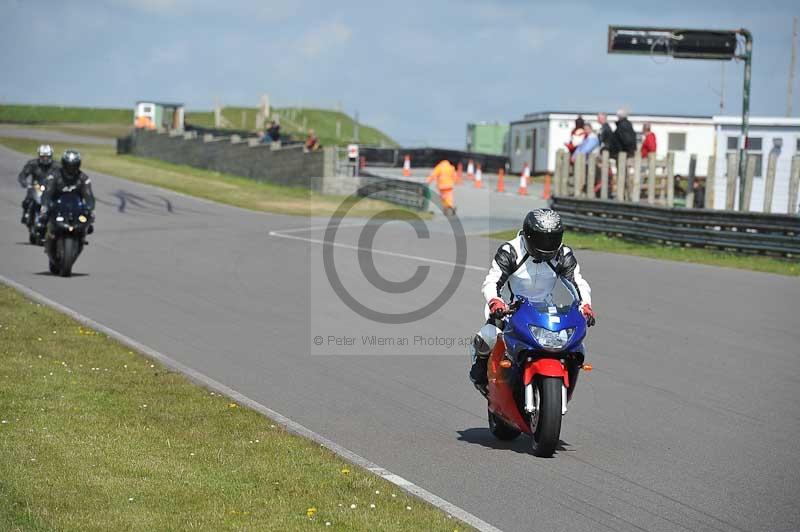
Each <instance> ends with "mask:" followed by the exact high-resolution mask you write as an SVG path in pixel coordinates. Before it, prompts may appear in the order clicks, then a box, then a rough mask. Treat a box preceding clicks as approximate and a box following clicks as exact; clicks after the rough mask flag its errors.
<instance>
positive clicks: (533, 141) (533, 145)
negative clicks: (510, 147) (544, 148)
mask: <svg viewBox="0 0 800 532" xmlns="http://www.w3.org/2000/svg"><path fill="white" fill-rule="evenodd" d="M535 171H536V129H532V130H531V175H533V173H534V172H535Z"/></svg>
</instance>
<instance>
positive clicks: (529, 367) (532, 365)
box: [522, 358, 569, 388]
mask: <svg viewBox="0 0 800 532" xmlns="http://www.w3.org/2000/svg"><path fill="white" fill-rule="evenodd" d="M536 375H543V376H545V377H561V378H563V379H564V386H566V387H567V388H569V373H568V372H567V368H566V366H564V364H562V363H561V361H560V360H556V359H555V358H540V359H538V360H534V361H533V362H528V363H527V364H525V371H524V373H523V375H522V378H523V382H524V384H525V386H527V385H528V384H530V383H531V382H533V378H534V377H535V376H536Z"/></svg>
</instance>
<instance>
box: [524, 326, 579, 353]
mask: <svg viewBox="0 0 800 532" xmlns="http://www.w3.org/2000/svg"><path fill="white" fill-rule="evenodd" d="M530 328H531V334H532V335H533V337H534V338H536V341H537V342H539V345H541V346H542V347H543V348H544V349H547V350H553V351H557V350H559V349H563V348H564V347H565V346H566V345H567V344H568V343H569V339H570V338H572V335H573V334H574V333H575V328H574V327H572V328H569V329H562V330H560V331H551V330H550V329H545V328H544V327H537V326H535V325H531V326H530Z"/></svg>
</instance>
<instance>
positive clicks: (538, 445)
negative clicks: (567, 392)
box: [531, 377, 564, 458]
mask: <svg viewBox="0 0 800 532" xmlns="http://www.w3.org/2000/svg"><path fill="white" fill-rule="evenodd" d="M563 382H564V381H563V380H562V379H561V378H560V377H541V378H537V379H536V382H535V383H534V386H536V390H535V392H534V393H536V392H538V394H539V411H538V413H537V415H535V416H531V433H532V434H531V442H532V445H531V448H532V451H533V454H534V455H536V456H540V457H543V458H549V457H551V456H553V453H555V451H556V447H557V446H558V442H559V441H560V436H561V386H563Z"/></svg>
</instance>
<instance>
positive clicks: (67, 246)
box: [56, 237, 81, 277]
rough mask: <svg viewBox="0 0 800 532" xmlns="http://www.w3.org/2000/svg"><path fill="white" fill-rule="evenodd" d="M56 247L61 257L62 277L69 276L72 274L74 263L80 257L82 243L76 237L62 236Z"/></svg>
mask: <svg viewBox="0 0 800 532" xmlns="http://www.w3.org/2000/svg"><path fill="white" fill-rule="evenodd" d="M56 249H57V253H58V258H59V263H60V264H59V273H60V274H61V277H69V276H71V275H72V265H73V264H75V260H76V259H77V258H78V253H80V252H81V250H80V243H79V242H78V239H77V238H75V237H62V238H60V239H59V240H58V242H57V243H56Z"/></svg>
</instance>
